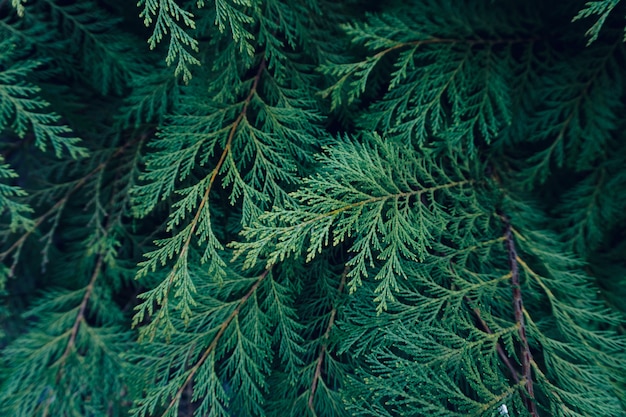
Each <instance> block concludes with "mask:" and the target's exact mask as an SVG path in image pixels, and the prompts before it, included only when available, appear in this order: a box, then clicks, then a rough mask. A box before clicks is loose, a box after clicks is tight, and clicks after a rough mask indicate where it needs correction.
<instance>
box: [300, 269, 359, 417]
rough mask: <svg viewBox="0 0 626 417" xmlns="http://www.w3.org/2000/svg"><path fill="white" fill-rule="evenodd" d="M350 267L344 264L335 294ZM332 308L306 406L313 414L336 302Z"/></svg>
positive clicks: (343, 281) (340, 290) (335, 312)
mask: <svg viewBox="0 0 626 417" xmlns="http://www.w3.org/2000/svg"><path fill="white" fill-rule="evenodd" d="M349 270H350V267H348V266H346V267H345V268H344V270H343V272H342V274H341V281H340V283H339V288H337V296H340V295H341V293H342V292H343V288H344V287H345V285H346V277H347V276H348V272H349ZM334 304H335V305H333V308H332V310H331V312H330V318H329V319H328V325H327V326H326V331H324V335H323V336H322V345H321V346H320V351H319V354H318V355H317V361H316V365H315V374H313V381H312V382H311V390H310V391H311V392H310V394H309V402H308V406H309V409H310V410H311V412H312V413H313V414H314V415H315V407H314V405H313V399H314V397H315V392H316V391H317V385H318V383H319V380H320V378H321V377H322V365H323V364H324V355H325V354H326V349H327V346H328V339H329V337H330V331H331V330H332V328H333V326H334V325H335V317H336V316H337V303H334Z"/></svg>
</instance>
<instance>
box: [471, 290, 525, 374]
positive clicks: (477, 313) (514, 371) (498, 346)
mask: <svg viewBox="0 0 626 417" xmlns="http://www.w3.org/2000/svg"><path fill="white" fill-rule="evenodd" d="M465 301H467V303H468V304H469V306H470V308H471V309H472V312H473V313H474V316H475V317H476V319H477V320H478V323H479V324H480V327H481V328H482V329H483V331H484V332H486V333H487V334H493V330H491V328H490V327H489V325H488V324H487V322H486V321H485V319H483V317H482V314H481V312H480V309H479V308H478V307H476V306H474V302H473V301H472V300H471V299H470V298H469V297H467V296H466V297H465ZM496 351H497V352H498V356H499V357H500V360H501V361H502V363H504V364H505V365H506V367H507V368H508V369H509V372H510V374H511V377H512V378H513V380H514V381H515V383H519V382H520V379H519V373H518V371H517V369H515V366H513V363H512V362H511V360H510V359H509V356H508V355H507V354H506V352H505V351H504V348H503V347H502V345H501V344H500V342H498V343H496Z"/></svg>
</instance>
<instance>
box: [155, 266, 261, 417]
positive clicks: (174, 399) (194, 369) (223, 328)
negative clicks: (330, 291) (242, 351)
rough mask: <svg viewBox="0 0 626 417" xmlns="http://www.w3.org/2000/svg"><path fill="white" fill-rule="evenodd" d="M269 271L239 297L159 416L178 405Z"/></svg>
mask: <svg viewBox="0 0 626 417" xmlns="http://www.w3.org/2000/svg"><path fill="white" fill-rule="evenodd" d="M270 270H271V269H266V270H265V271H263V273H262V274H261V275H259V277H258V278H257V280H256V282H255V283H254V285H253V286H252V287H250V290H248V292H247V293H246V294H245V295H244V296H243V297H241V299H240V300H239V303H237V307H236V308H235V309H234V310H233V312H232V313H230V315H229V316H228V317H227V318H226V320H224V322H222V324H221V325H220V328H219V330H218V331H217V334H216V335H215V337H213V340H212V341H211V344H210V345H209V346H208V347H207V348H206V350H205V351H204V353H203V354H202V356H201V357H200V359H198V362H196V364H195V365H194V366H193V367H192V368H191V369H190V372H189V375H187V378H185V381H184V382H183V384H182V385H181V386H180V388H178V391H176V394H174V396H173V397H172V400H171V401H170V403H169V404H168V406H167V409H166V410H165V411H164V412H163V414H161V416H165V415H167V413H168V412H169V411H170V410H171V409H172V408H173V407H174V406H175V405H176V404H177V403H178V401H180V398H181V396H182V395H183V392H184V391H185V388H186V387H187V385H189V384H190V383H191V381H192V380H193V377H194V376H195V375H196V373H197V372H198V370H199V369H200V367H201V366H202V365H203V364H204V362H205V361H206V360H207V358H208V357H209V355H210V354H211V353H212V352H213V351H214V350H215V348H216V347H217V344H218V342H219V341H220V339H221V337H222V336H223V335H224V333H225V332H226V330H227V329H228V326H230V323H232V321H233V319H234V318H235V317H237V315H238V314H239V311H240V310H241V307H243V305H244V304H245V303H246V301H248V299H249V298H250V297H251V296H252V294H254V292H255V291H256V290H257V289H258V288H259V285H261V282H263V280H264V279H265V277H266V276H267V274H269V272H270Z"/></svg>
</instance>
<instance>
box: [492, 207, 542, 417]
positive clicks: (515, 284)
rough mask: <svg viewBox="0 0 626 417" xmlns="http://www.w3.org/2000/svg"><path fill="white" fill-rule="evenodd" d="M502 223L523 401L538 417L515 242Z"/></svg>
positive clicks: (506, 220) (508, 222)
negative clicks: (521, 378) (516, 328)
mask: <svg viewBox="0 0 626 417" xmlns="http://www.w3.org/2000/svg"><path fill="white" fill-rule="evenodd" d="M501 219H502V222H503V223H504V237H505V245H506V249H507V253H508V258H509V267H510V268H511V289H512V291H513V311H514V313H515V322H516V323H517V327H518V332H519V338H520V344H521V346H520V350H521V352H520V353H521V355H520V356H521V361H522V377H523V378H524V383H525V384H524V386H525V388H526V394H527V398H526V401H525V404H526V408H527V409H528V412H529V413H530V414H531V416H533V417H539V413H538V411H537V405H536V404H535V390H534V383H533V376H532V362H533V358H532V353H531V351H530V346H529V344H528V337H527V335H526V324H525V322H524V301H523V299H522V288H521V286H520V276H519V275H520V273H519V265H518V261H517V259H518V256H517V249H516V247H515V240H514V238H513V232H512V230H511V223H510V221H509V219H508V217H506V216H501Z"/></svg>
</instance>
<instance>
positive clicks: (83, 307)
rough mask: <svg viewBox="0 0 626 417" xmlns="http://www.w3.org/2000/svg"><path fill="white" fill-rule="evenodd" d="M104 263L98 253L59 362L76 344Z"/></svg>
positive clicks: (58, 377) (61, 361)
mask: <svg viewBox="0 0 626 417" xmlns="http://www.w3.org/2000/svg"><path fill="white" fill-rule="evenodd" d="M103 264H104V255H102V254H100V255H98V260H97V261H96V265H95V267H94V269H93V273H92V274H91V279H90V280H89V284H87V287H86V288H85V295H83V299H82V301H81V302H80V306H79V307H78V314H77V315H76V319H75V320H74V325H73V326H72V330H71V331H70V338H69V339H68V341H67V345H66V346H65V351H64V352H63V355H62V356H61V358H60V359H59V363H60V364H62V363H63V362H64V361H65V360H66V359H67V357H68V356H69V354H70V352H71V351H72V347H74V345H75V344H76V336H77V335H78V330H79V329H80V324H81V323H82V322H83V321H84V320H85V310H86V309H87V303H88V302H89V298H90V297H91V294H92V292H93V289H94V286H95V285H96V280H97V279H98V276H100V271H101V269H102V265H103ZM61 369H62V368H60V369H59V372H58V374H57V382H58V381H59V379H60V378H61Z"/></svg>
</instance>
